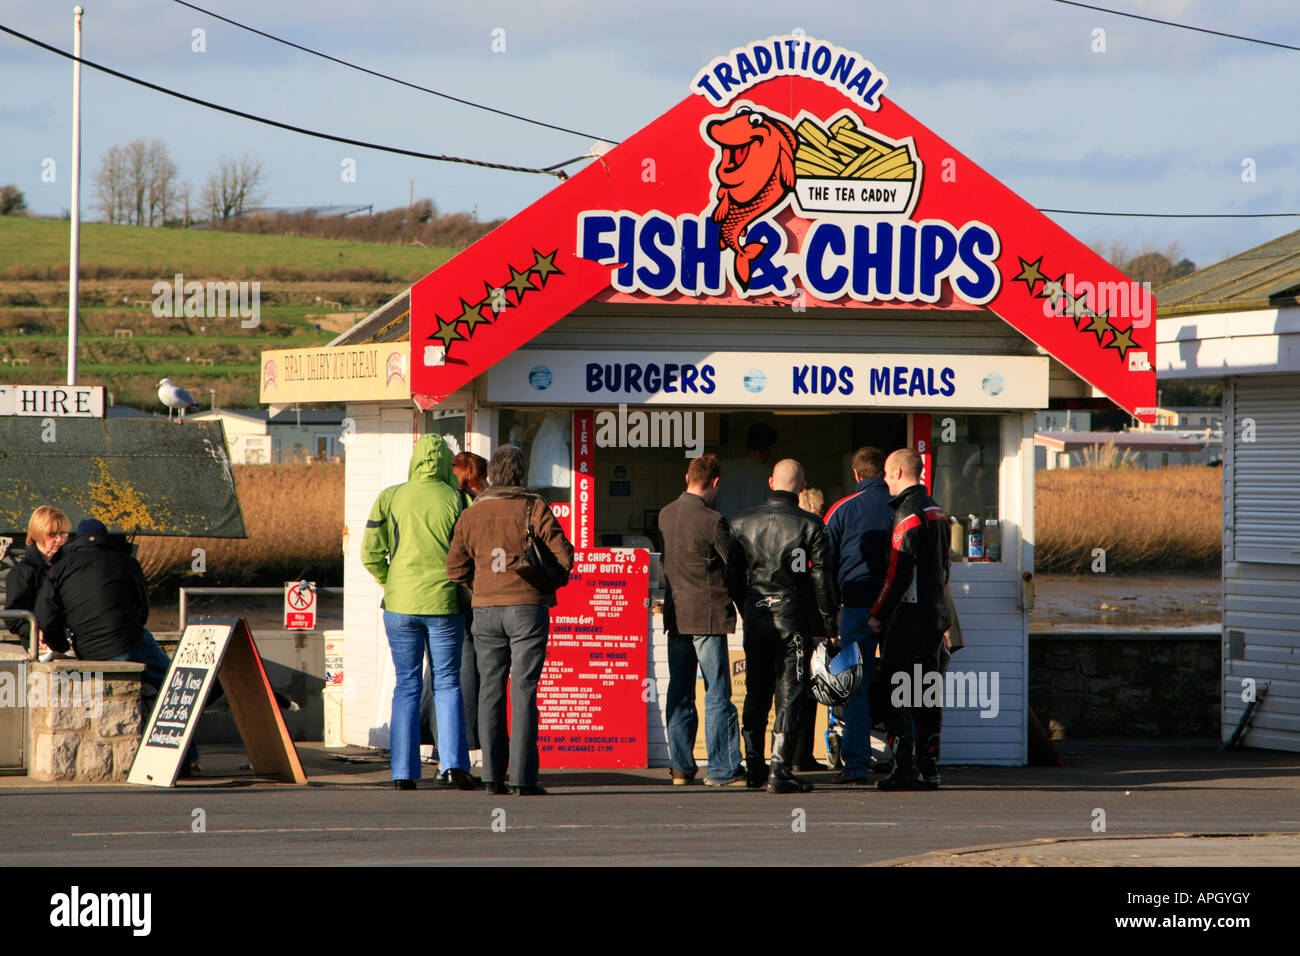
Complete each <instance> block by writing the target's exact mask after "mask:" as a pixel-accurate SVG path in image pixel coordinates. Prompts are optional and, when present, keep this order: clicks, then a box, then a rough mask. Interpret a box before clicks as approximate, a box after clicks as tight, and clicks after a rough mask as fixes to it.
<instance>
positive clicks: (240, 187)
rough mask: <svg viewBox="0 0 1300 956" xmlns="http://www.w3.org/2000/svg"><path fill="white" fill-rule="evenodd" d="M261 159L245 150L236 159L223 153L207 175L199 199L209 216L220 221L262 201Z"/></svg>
mask: <svg viewBox="0 0 1300 956" xmlns="http://www.w3.org/2000/svg"><path fill="white" fill-rule="evenodd" d="M261 185H262V161H261V160H260V159H258V158H257V157H256V156H250V155H249V154H248V153H245V154H244V155H242V156H240V157H239V158H238V159H232V158H230V157H227V156H222V157H221V159H220V160H219V161H218V163H217V170H216V172H214V173H213V174H212V175H211V176H209V177H208V181H207V183H206V184H205V185H204V187H203V194H202V196H201V197H200V200H199V201H200V202H201V203H202V204H203V206H204V208H205V209H207V211H208V215H209V217H210V218H211V219H212V220H213V221H216V220H218V219H220V220H222V221H223V222H224V221H225V220H227V219H230V218H231V217H232V216H238V215H240V214H241V213H243V212H244V210H245V209H247V208H248V207H249V206H253V205H256V204H257V203H259V202H261V199H262V196H261V193H260V191H259V187H260V186H261Z"/></svg>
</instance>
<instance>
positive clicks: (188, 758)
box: [109, 630, 199, 763]
mask: <svg viewBox="0 0 1300 956" xmlns="http://www.w3.org/2000/svg"><path fill="white" fill-rule="evenodd" d="M109 659H110V660H114V661H131V662H132V663H135V664H143V665H144V682H145V683H146V684H150V685H152V686H154V687H157V688H159V689H160V690H161V688H162V685H163V681H165V680H166V679H167V671H168V669H169V668H170V667H171V666H172V661H171V658H170V657H168V656H167V652H166V651H164V650H163V649H162V648H161V647H159V646H158V642H157V641H156V640H155V639H154V636H153V632H152V631H148V630H146V631H145V632H144V636H143V637H141V638H140V640H138V641H136V642H135V646H134V647H132V648H131V649H130V650H129V651H127V652H126V653H125V654H119V655H117V657H112V658H109ZM197 723H198V721H197V720H195V724H197ZM198 760H199V748H198V747H197V746H195V745H194V744H193V743H191V744H190V749H189V750H188V751H186V753H185V762H186V763H198Z"/></svg>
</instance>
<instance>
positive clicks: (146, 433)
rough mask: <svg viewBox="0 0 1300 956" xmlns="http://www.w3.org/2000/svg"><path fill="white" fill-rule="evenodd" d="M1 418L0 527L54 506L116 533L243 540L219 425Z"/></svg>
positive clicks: (8, 528) (20, 523) (22, 524)
mask: <svg viewBox="0 0 1300 956" xmlns="http://www.w3.org/2000/svg"><path fill="white" fill-rule="evenodd" d="M54 427H55V428H56V432H55V433H54V434H55V437H56V438H57V440H56V441H46V440H45V438H46V437H48V436H47V432H48V428H46V427H43V426H42V425H41V419H39V418H25V417H15V416H0V533H7V532H12V531H17V532H21V531H23V530H24V529H26V527H27V520H28V518H29V517H30V516H31V513H32V510H33V509H34V508H36V507H37V506H38V505H53V506H54V507H56V508H58V509H59V510H61V511H63V512H64V513H65V514H66V515H67V516H68V517H69V518H70V519H71V520H72V522H73V524H76V522H78V521H80V520H81V519H82V518H92V517H93V518H98V519H99V520H100V521H102V522H104V524H106V525H107V526H108V530H109V531H111V532H114V533H118V532H121V533H126V534H142V535H197V536H201V537H209V538H243V537H246V534H245V531H244V518H243V515H242V513H241V512H240V509H239V500H238V499H237V498H236V496H235V479H234V475H233V474H232V473H231V470H230V461H229V459H228V458H227V457H226V440H225V432H224V431H223V429H222V427H221V423H220V422H196V421H187V422H185V423H184V424H183V425H176V424H173V423H171V422H168V421H167V420H166V419H164V418H159V419H157V420H149V419H137V418H104V419H98V418H60V419H58V420H57V421H55V422H54Z"/></svg>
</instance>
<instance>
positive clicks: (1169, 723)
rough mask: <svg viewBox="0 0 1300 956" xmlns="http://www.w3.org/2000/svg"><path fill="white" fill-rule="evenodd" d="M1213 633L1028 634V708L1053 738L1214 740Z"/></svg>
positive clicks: (1217, 658) (1216, 679)
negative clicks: (1207, 738)
mask: <svg viewBox="0 0 1300 956" xmlns="http://www.w3.org/2000/svg"><path fill="white" fill-rule="evenodd" d="M1221 648H1222V642H1221V640H1220V637H1219V635H1218V634H1158V633H1157V634H1095V633H1093V634H1061V633H1050V634H1048V633H1040V634H1033V633H1031V634H1030V635H1029V703H1030V706H1032V707H1033V708H1034V713H1035V714H1037V716H1038V719H1039V720H1040V721H1042V723H1043V725H1044V726H1045V727H1048V728H1049V730H1050V731H1051V732H1052V736H1053V737H1067V738H1074V739H1078V738H1081V737H1214V738H1217V737H1218V736H1219V705H1220V704H1219V694H1220V671H1221V666H1222V665H1221V656H1222V650H1221Z"/></svg>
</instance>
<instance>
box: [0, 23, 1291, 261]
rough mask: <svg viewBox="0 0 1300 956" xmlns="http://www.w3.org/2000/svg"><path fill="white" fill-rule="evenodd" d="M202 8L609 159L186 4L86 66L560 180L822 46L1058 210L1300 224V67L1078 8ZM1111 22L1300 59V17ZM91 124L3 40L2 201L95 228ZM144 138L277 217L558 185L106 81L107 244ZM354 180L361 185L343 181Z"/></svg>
mask: <svg viewBox="0 0 1300 956" xmlns="http://www.w3.org/2000/svg"><path fill="white" fill-rule="evenodd" d="M195 2H196V4H197V5H199V6H202V7H206V8H208V9H210V10H212V11H214V12H216V13H219V14H221V15H222V16H226V17H229V18H231V19H234V20H238V21H241V22H243V23H246V24H248V25H250V26H253V27H256V28H258V29H260V30H263V31H265V32H268V33H273V34H276V35H278V36H281V37H284V38H286V39H289V40H292V41H294V42H296V43H299V44H301V45H304V46H308V47H312V48H315V49H318V50H321V51H323V52H326V53H329V54H331V55H333V56H336V57H339V58H342V59H346V60H351V61H353V62H356V63H359V64H361V65H363V66H368V67H370V68H372V69H376V70H380V71H382V72H385V73H389V74H392V75H394V76H397V77H400V78H403V79H406V80H408V81H410V82H413V83H418V84H420V85H422V86H427V87H431V88H433V89H436V90H439V91H442V92H446V93H449V94H452V95H454V96H458V97H462V98H465V99H471V100H475V101H477V102H481V103H484V104H487V105H491V106H494V107H497V108H499V109H503V110H508V111H510V112H515V113H520V114H524V115H527V116H529V117H533V118H536V119H539V120H543V121H545V122H549V123H553V124H556V125H560V126H565V127H568V128H571V129H574V130H578V131H580V132H581V133H583V134H588V135H582V136H579V135H572V134H569V133H561V132H557V131H552V130H547V129H542V128H539V127H537V126H532V125H528V124H525V123H521V122H518V121H516V120H511V119H507V118H505V117H502V116H497V115H493V114H491V113H487V112H484V111H481V110H476V109H471V108H468V107H465V106H461V105H458V104H455V103H451V102H448V101H446V100H443V99H439V98H437V97H434V96H431V95H429V94H427V93H423V92H418V91H415V90H411V89H408V88H405V87H402V86H399V85H397V84H394V83H391V82H389V81H387V80H383V79H379V78H376V77H370V76H366V75H364V74H361V73H358V72H356V71H355V70H350V69H347V68H346V67H343V66H340V65H338V64H334V63H330V62H327V61H325V60H322V59H319V58H317V57H314V56H310V55H308V54H305V53H302V52H300V51H297V50H293V49H290V48H288V47H285V46H283V45H281V44H278V43H274V42H272V41H270V40H267V39H264V38H262V37H259V36H256V35H254V34H251V33H248V32H246V31H244V30H240V29H238V28H236V27H233V26H230V25H228V24H225V23H222V22H221V21H218V20H215V19H213V18H212V17H210V16H207V15H206V14H203V13H200V12H197V11H195V10H193V9H189V8H187V7H185V6H182V5H181V4H179V3H177V2H175V0H86V2H84V3H83V6H84V7H85V8H86V15H85V18H84V21H83V22H84V41H83V43H84V46H83V54H82V55H83V56H84V57H85V58H86V59H88V60H93V61H95V62H99V63H103V64H104V65H107V66H111V67H113V68H115V69H117V70H120V71H122V72H125V73H129V74H132V75H135V76H138V77H140V78H143V79H147V80H150V81H152V82H154V83H157V84H159V85H161V86H164V87H167V88H168V89H173V90H177V91H181V92H185V93H188V94H190V95H193V96H196V97H200V98H203V99H207V100H212V101H215V102H218V103H221V104H223V105H227V106H231V107H234V108H237V109H240V110H244V111H246V112H250V113H257V114H260V115H264V116H268V117H271V118H274V119H277V120H280V121H283V122H288V123H293V124H295V125H298V126H303V127H307V128H310V129H316V130H321V131H327V132H331V133H335V134H338V135H342V136H348V137H351V138H355V139H361V140H367V141H372V142H377V143H382V144H385V145H391V146H399V147H403V148H407V149H415V150H419V151H422V152H427V153H433V154H442V155H454V156H463V157H469V158H474V159H485V160H490V161H494V162H502V163H509V164H513V165H522V166H537V165H549V164H551V163H555V162H558V161H561V160H565V159H569V158H572V157H575V156H582V155H585V154H587V153H588V152H589V150H590V149H591V146H592V144H593V142H594V140H593V139H592V137H593V136H595V137H601V138H605V139H608V140H617V139H622V138H624V137H626V136H628V135H630V134H631V133H634V132H635V131H636V130H638V129H640V128H641V127H643V126H645V125H647V124H648V123H650V122H651V121H652V120H654V119H655V118H656V117H657V116H659V115H660V114H661V113H663V112H665V111H667V110H668V109H669V108H671V107H672V106H674V105H675V104H676V103H678V102H679V101H680V100H681V99H683V98H684V97H685V96H686V95H688V84H689V83H690V81H691V80H692V79H693V78H694V76H695V74H696V72H697V71H698V70H699V69H700V68H701V67H703V66H704V65H705V64H706V63H708V62H709V61H710V60H711V59H713V57H715V56H718V55H720V54H723V53H726V52H727V51H729V50H731V49H732V48H734V47H738V46H741V45H743V44H745V43H747V42H749V41H751V40H756V39H761V38H763V37H766V36H771V35H775V34H786V33H791V32H796V31H798V30H803V31H804V32H805V33H806V34H807V35H809V36H813V37H817V38H818V39H825V40H828V41H830V42H832V43H835V44H837V45H839V46H841V47H844V48H846V49H849V50H853V51H856V52H858V53H860V54H862V55H863V56H865V57H866V58H867V59H869V60H871V61H872V62H873V63H874V64H875V65H876V66H877V67H878V68H879V69H880V70H881V71H883V72H884V73H885V75H886V76H888V78H889V85H888V89H887V91H886V94H885V95H886V97H887V98H892V99H894V100H895V102H897V103H898V104H899V105H900V106H901V107H902V108H903V109H905V110H907V111H908V112H910V113H911V114H912V115H913V116H915V117H916V118H917V119H919V120H920V121H921V122H922V123H924V124H925V125H927V126H929V127H930V128H931V129H933V130H934V131H935V132H937V133H938V134H939V135H940V136H942V137H944V138H945V139H947V140H948V141H949V142H951V143H952V144H953V145H954V146H956V147H957V148H958V149H960V150H961V151H962V152H963V153H965V154H966V155H967V156H968V157H970V158H971V159H972V160H974V161H975V162H977V163H979V164H980V165H981V166H983V167H984V168H985V169H986V170H988V171H989V172H990V173H991V174H993V175H994V176H995V177H997V178H998V179H999V180H1001V181H1002V182H1003V183H1005V184H1006V185H1007V186H1008V187H1009V188H1011V189H1012V190H1014V191H1015V192H1016V193H1018V194H1019V195H1020V196H1022V197H1023V198H1025V199H1026V200H1028V201H1029V202H1030V203H1032V204H1034V205H1035V206H1040V207H1050V208H1066V209H1086V210H1099V211H1137V212H1201V213H1211V212H1213V213H1247V212H1287V211H1297V212H1300V201H1298V200H1300V139H1298V138H1297V130H1298V129H1300V124H1298V123H1297V119H1300V97H1297V96H1296V94H1295V90H1296V89H1297V86H1298V85H1300V52H1297V51H1292V50H1285V49H1279V48H1276V47H1269V46H1263V45H1259V44H1255V43H1247V42H1243V41H1240V40H1233V39H1227V38H1223V37H1215V36H1209V35H1206V34H1201V33H1193V32H1189V31H1186V30H1179V29H1174V28H1171V27H1167V26H1161V25H1158V24H1152V23H1145V22H1140V21H1136V20H1132V19H1129V18H1126V17H1119V16H1114V15H1111V14H1107V13H1100V12H1096V11H1092V10H1084V9H1080V8H1077V7H1072V6H1067V5H1064V4H1061V3H1057V2H1053V0H983V2H978V3H974V2H970V3H968V2H960V0H910V2H907V3H896V2H891V3H882V2H878V0H867V2H862V3H856V4H849V3H845V2H844V0H800V2H799V3H796V4H788V3H778V2H775V0H751V2H749V3H746V4H743V5H742V4H739V3H730V2H728V3H716V2H714V3H708V2H703V0H692V2H678V0H656V2H654V3H640V4H634V3H629V2H626V0H624V2H596V0H532V2H522V0H511V2H496V0H475V2H473V3H465V2H463V0H457V2H454V3H447V2H442V0H423V2H413V0H372V2H368V3H358V2H357V0H314V2H312V3H306V2H296V0H295V2H274V0H257V2H254V0H195ZM1098 5H1099V6H1107V7H1111V8H1113V9H1117V10H1123V11H1127V12H1132V13H1140V14H1144V15H1147V16H1153V17H1158V18H1161V19H1168V20H1175V21H1178V22H1181V23H1187V24H1191V25H1195V26H1201V27H1205V28H1208V29H1213V30H1221V31H1225V32H1230V33H1237V34H1242V35H1245V36H1249V37H1254V38H1257V39H1264V40H1271V41H1274V42H1279V43H1287V44H1291V45H1294V46H1300V7H1297V5H1296V3H1295V0H1243V2H1240V3H1238V2H1232V3H1229V2H1211V0H1102V2H1099V3H1098ZM73 6H74V4H73V3H72V2H67V3H64V2H61V0H0V24H3V25H5V26H7V27H10V28H12V29H15V30H18V31H20V32H22V33H26V34H28V35H31V36H34V37H36V38H38V39H40V40H42V41H44V42H46V43H50V44H53V45H56V46H58V47H60V48H62V49H66V50H71V47H72V8H73ZM195 31H202V33H201V34H196V32H195ZM1097 31H1104V33H1098V32H1097ZM1103 45H1104V50H1101V49H1098V48H1099V47H1101V46H1103ZM197 47H202V50H198V49H196V48H197ZM71 99H72V66H71V63H70V61H68V60H65V59H64V58H62V57H58V56H55V55H54V54H51V53H49V52H46V51H44V50H41V49H39V48H37V47H33V46H30V45H29V44H27V43H24V42H23V41H21V40H19V39H16V38H14V37H12V36H9V35H7V34H0V184H3V183H14V184H16V185H17V186H18V187H19V188H20V189H21V190H22V191H23V193H24V194H25V195H26V197H27V201H28V205H29V206H30V208H31V209H32V210H33V211H34V212H36V213H38V214H48V215H58V214H60V213H61V212H62V211H63V210H66V209H67V208H68V206H69V204H70V198H69V192H70V181H71V180H70V177H71V163H70V160H69V156H70V148H71V147H70V143H71V138H70V128H71V117H72V107H71ZM137 138H143V139H155V138H157V139H162V140H165V141H166V142H167V144H168V146H169V148H170V151H171V155H172V158H173V159H174V160H175V161H176V163H177V164H178V166H179V168H180V177H181V179H183V180H188V181H190V182H191V183H193V186H194V190H195V193H196V194H197V192H198V190H199V188H200V187H201V186H202V184H203V182H204V180H206V178H207V176H208V174H209V173H210V172H211V171H212V170H213V169H214V168H215V167H216V164H217V161H218V159H219V157H222V156H238V155H240V154H243V153H250V154H253V155H256V156H257V157H260V158H261V159H262V160H263V163H264V176H265V184H264V194H265V199H266V204H268V205H275V206H291V205H325V204H329V203H340V204H341V203H349V204H351V203H361V204H373V205H374V206H375V208H376V209H388V208H393V207H396V206H404V205H405V204H406V202H407V197H408V189H409V188H410V184H411V182H412V180H413V181H414V193H415V198H417V199H419V198H425V197H427V198H431V199H433V200H434V202H435V203H436V204H437V205H438V208H439V209H440V210H442V211H444V212H456V211H474V212H476V213H477V215H478V217H479V218H480V219H493V218H498V217H508V216H510V215H512V214H514V213H516V212H518V211H519V210H521V209H523V208H524V207H525V206H527V205H528V204H529V203H530V202H532V201H533V200H535V199H536V198H538V197H539V196H541V195H542V194H543V193H545V192H546V191H547V190H549V189H550V188H552V187H553V186H554V185H556V180H555V179H554V178H552V177H549V176H538V175H532V174H524V173H513V172H501V171H494V170H486V169H480V168H475V167H471V166H465V165H458V164H449V163H440V162H433V161H429V160H423V159H415V158H410V157H402V156H396V155H391V154H385V153H381V152H377V151H374V150H369V149H361V148H357V147H352V146H344V145H340V144H337V143H330V142H326V141H322V140H317V139H311V138H308V137H305V136H302V135H299V134H295V133H290V132H286V131H282V130H276V129H272V128H269V127H265V126H261V125H258V124H254V123H251V122H249V121H247V120H243V119H240V118H237V117H233V116H228V115H224V114H220V113H216V112H213V111H210V110H207V109H204V108H202V107H199V106H196V105H193V104H190V103H186V102H183V101H180V100H176V99H173V98H171V97H167V96H164V95H162V94H159V93H156V92H153V91H150V90H146V89H143V88H140V87H136V86H134V85H132V84H128V83H126V82H124V81H122V80H119V79H116V78H114V77H111V76H106V75H104V74H101V73H98V72H96V71H93V70H89V69H85V70H83V76H82V165H83V171H82V172H83V175H82V210H83V216H84V217H86V218H87V219H92V218H94V215H95V214H94V212H93V211H92V209H91V193H92V189H91V177H92V175H93V173H94V171H95V169H96V168H97V166H98V164H99V161H100V158H101V156H102V155H103V154H104V152H105V151H106V150H107V149H108V148H109V147H110V146H112V145H114V144H125V143H127V142H129V141H130V140H133V139H137ZM47 159H53V160H54V181H53V182H44V181H42V171H43V170H48V169H49V164H48V163H46V160H47ZM349 160H351V161H352V163H354V164H355V181H354V182H349V181H344V180H345V177H344V170H345V168H346V164H347V161H349ZM580 168H582V167H581V165H580V164H579V165H575V166H572V167H570V170H577V169H580ZM1249 172H1253V176H1252V175H1248V173H1249ZM47 176H48V174H47ZM1247 180H1250V181H1247ZM1052 218H1054V219H1055V220H1056V221H1057V222H1058V223H1060V224H1061V225H1062V226H1063V227H1064V228H1066V229H1067V230H1068V231H1070V232H1071V233H1072V234H1074V235H1075V236H1077V237H1079V238H1080V239H1083V240H1084V241H1086V242H1092V241H1098V240H1099V241H1103V242H1106V243H1110V242H1113V241H1123V242H1125V243H1127V245H1128V246H1129V248H1130V249H1133V250H1135V251H1136V250H1137V249H1139V248H1141V247H1143V246H1145V245H1150V246H1153V247H1155V248H1158V249H1164V248H1166V247H1168V246H1169V245H1170V244H1171V243H1175V242H1176V243H1178V246H1179V248H1180V250H1181V253H1182V254H1183V255H1184V256H1186V257H1188V258H1190V259H1192V260H1193V261H1194V262H1195V263H1196V264H1197V265H1198V266H1205V265H1208V264H1210V263H1213V262H1216V261H1218V260H1220V259H1222V258H1224V257H1226V256H1228V255H1233V254H1236V253H1238V252H1241V251H1243V250H1245V249H1248V248H1250V247H1252V246H1255V245H1258V244H1260V243H1262V242H1265V241H1267V240H1269V239H1271V238H1274V237H1276V236H1279V235H1283V234H1285V233H1287V232H1290V231H1292V230H1294V229H1296V228H1300V219H1298V218H1284V219H1251V220H1203V219H1202V220H1196V219H1193V220H1160V219H1116V218H1103V217H1095V216H1074V215H1054V216H1053V217H1052ZM6 265H7V264H6V263H0V268H3V267H4V266H6Z"/></svg>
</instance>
